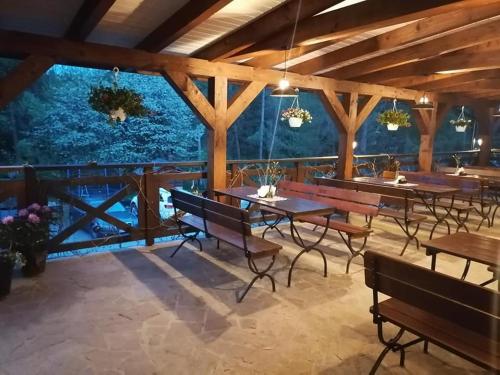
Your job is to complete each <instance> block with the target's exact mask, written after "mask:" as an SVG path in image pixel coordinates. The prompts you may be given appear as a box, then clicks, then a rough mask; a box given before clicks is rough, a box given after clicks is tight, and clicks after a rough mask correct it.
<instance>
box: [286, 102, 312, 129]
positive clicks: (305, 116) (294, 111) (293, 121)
mask: <svg viewBox="0 0 500 375" xmlns="http://www.w3.org/2000/svg"><path fill="white" fill-rule="evenodd" d="M285 120H288V125H290V127H291V128H300V127H301V126H302V124H303V123H304V122H309V123H310V122H311V121H312V116H311V113H310V112H309V111H308V110H307V109H303V108H300V106H299V97H298V96H296V97H295V98H294V99H293V102H292V105H291V106H290V108H288V109H285V110H284V111H283V112H281V121H285Z"/></svg>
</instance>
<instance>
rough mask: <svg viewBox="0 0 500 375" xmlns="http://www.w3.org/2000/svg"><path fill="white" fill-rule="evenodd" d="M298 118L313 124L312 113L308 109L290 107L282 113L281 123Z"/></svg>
mask: <svg viewBox="0 0 500 375" xmlns="http://www.w3.org/2000/svg"><path fill="white" fill-rule="evenodd" d="M292 117H296V118H300V119H302V121H303V122H309V123H310V122H311V121H312V119H313V118H312V116H311V112H309V111H308V110H307V109H303V108H299V107H290V108H288V109H285V110H284V111H283V112H281V121H285V120H288V119H289V118H292Z"/></svg>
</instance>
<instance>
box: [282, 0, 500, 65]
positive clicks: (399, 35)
mask: <svg viewBox="0 0 500 375" xmlns="http://www.w3.org/2000/svg"><path fill="white" fill-rule="evenodd" d="M499 12H500V3H498V4H490V5H486V6H481V7H477V8H472V9H465V10H464V9H460V10H457V11H454V12H450V13H444V14H438V15H435V16H432V17H428V18H423V19H421V20H418V21H416V22H413V23H410V24H409V25H406V26H402V27H399V28H397V29H395V30H392V31H388V32H386V33H384V34H381V35H377V36H374V37H372V38H369V39H366V40H363V41H361V42H358V43H354V44H351V45H349V46H346V47H344V48H341V49H339V50H336V51H333V52H331V53H327V54H325V55H322V56H319V57H316V58H314V59H310V60H307V61H305V62H303V63H301V64H297V65H295V66H293V67H291V68H290V70H291V71H293V72H296V73H301V74H313V73H315V72H319V71H322V70H325V69H327V68H329V67H332V66H334V65H336V64H340V63H343V62H346V61H349V60H351V59H356V58H359V57H361V56H364V55H369V54H371V53H375V52H378V51H383V50H388V49H391V48H395V47H398V46H402V45H405V44H408V43H412V42H415V41H418V40H421V39H424V38H429V37H432V36H436V35H438V34H440V33H443V32H447V31H450V30H453V29H456V28H459V27H463V26H466V25H469V24H471V23H473V22H477V21H480V20H483V19H487V18H490V17H492V16H495V15H498V14H499Z"/></svg>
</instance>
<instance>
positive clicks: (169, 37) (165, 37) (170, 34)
mask: <svg viewBox="0 0 500 375" xmlns="http://www.w3.org/2000/svg"><path fill="white" fill-rule="evenodd" d="M231 1H232V0H191V1H189V2H188V3H187V4H186V5H184V6H183V7H182V8H180V9H179V10H178V11H177V12H175V13H174V14H173V15H172V16H170V17H169V18H168V19H167V20H165V21H164V22H163V23H162V24H161V25H160V26H158V27H157V28H156V29H155V30H154V31H152V32H151V33H150V34H149V35H148V36H146V37H145V38H144V39H143V40H142V41H141V42H139V43H138V44H137V46H136V48H138V49H143V50H145V51H149V52H160V51H161V50H162V49H164V48H165V47H166V46H168V45H169V44H171V43H172V42H174V41H175V40H177V39H179V38H180V37H181V36H182V35H184V34H186V33H187V32H189V31H190V30H192V29H194V28H195V27H196V26H198V25H199V24H201V23H202V22H203V21H205V20H207V19H208V18H209V17H210V16H212V15H213V14H214V13H216V12H217V11H219V10H221V9H222V8H223V7H225V6H226V5H227V4H229V3H230V2H231Z"/></svg>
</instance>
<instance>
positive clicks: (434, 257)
mask: <svg viewBox="0 0 500 375" xmlns="http://www.w3.org/2000/svg"><path fill="white" fill-rule="evenodd" d="M436 258H437V253H436V252H433V253H432V258H431V270H433V271H435V270H436Z"/></svg>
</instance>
